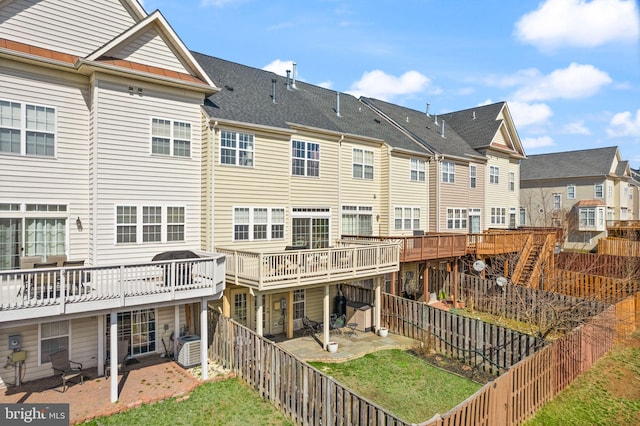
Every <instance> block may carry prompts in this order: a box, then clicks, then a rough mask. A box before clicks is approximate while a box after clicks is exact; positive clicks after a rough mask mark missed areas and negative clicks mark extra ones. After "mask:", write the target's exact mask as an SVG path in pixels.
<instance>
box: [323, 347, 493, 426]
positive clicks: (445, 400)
mask: <svg viewBox="0 0 640 426" xmlns="http://www.w3.org/2000/svg"><path fill="white" fill-rule="evenodd" d="M311 364H312V365H313V366H314V367H316V368H318V369H319V370H320V371H322V372H325V373H326V374H328V375H330V376H331V377H333V378H334V379H336V380H337V381H339V382H340V383H342V384H343V385H345V386H346V387H348V388H349V389H351V390H353V391H354V392H356V393H358V394H360V395H361V396H364V397H365V398H367V399H368V400H370V401H372V402H374V403H376V404H377V405H379V406H381V407H383V408H385V409H386V410H388V411H391V412H392V413H394V414H395V415H397V416H398V417H400V418H402V419H403V420H405V421H408V422H414V423H420V422H423V421H425V420H428V419H430V418H431V417H433V415H434V414H436V413H440V414H443V413H445V412H447V411H449V410H450V409H451V408H453V407H455V406H456V405H458V404H459V403H460V402H462V401H464V400H465V399H467V398H468V397H469V396H471V395H472V394H473V393H475V392H476V391H477V390H478V389H480V387H481V385H479V384H478V383H474V382H472V381H471V380H468V379H465V378H462V377H459V376H457V375H454V374H451V373H449V372H447V371H444V370H441V369H438V368H435V367H432V366H431V365H429V364H427V363H426V362H424V361H423V360H421V359H419V358H416V357H414V356H412V355H410V354H408V353H406V352H404V351H401V350H397V349H394V350H385V351H379V352H374V353H371V354H368V355H365V356H364V357H362V358H358V359H356V360H353V361H348V362H345V363H339V364H333V363H319V362H312V363H311Z"/></svg>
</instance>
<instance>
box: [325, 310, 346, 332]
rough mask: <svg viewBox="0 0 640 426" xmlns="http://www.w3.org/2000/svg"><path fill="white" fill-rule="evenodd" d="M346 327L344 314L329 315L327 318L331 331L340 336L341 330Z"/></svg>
mask: <svg viewBox="0 0 640 426" xmlns="http://www.w3.org/2000/svg"><path fill="white" fill-rule="evenodd" d="M346 325H347V316H346V315H345V314H342V315H338V314H331V316H330V318H329V326H330V327H331V330H335V331H336V332H338V333H340V334H342V329H343V328H344V327H345V326H346Z"/></svg>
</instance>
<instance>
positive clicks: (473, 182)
mask: <svg viewBox="0 0 640 426" xmlns="http://www.w3.org/2000/svg"><path fill="white" fill-rule="evenodd" d="M477 185H478V168H477V167H476V166H469V187H470V188H475V187H476V186H477Z"/></svg>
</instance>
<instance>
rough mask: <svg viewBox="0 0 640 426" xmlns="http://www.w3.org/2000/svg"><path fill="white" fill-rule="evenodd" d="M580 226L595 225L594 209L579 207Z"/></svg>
mask: <svg viewBox="0 0 640 426" xmlns="http://www.w3.org/2000/svg"><path fill="white" fill-rule="evenodd" d="M580 226H584V227H594V226H596V209H595V208H593V207H587V208H585V207H583V208H581V209H580Z"/></svg>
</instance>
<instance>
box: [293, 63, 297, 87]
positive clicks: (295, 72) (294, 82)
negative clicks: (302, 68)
mask: <svg viewBox="0 0 640 426" xmlns="http://www.w3.org/2000/svg"><path fill="white" fill-rule="evenodd" d="M291 65H292V68H293V72H292V73H291V77H292V79H293V81H292V82H291V87H292V88H294V89H297V87H296V78H297V77H298V76H297V75H296V74H297V73H298V64H296V63H295V62H294V63H293V64H291Z"/></svg>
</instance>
